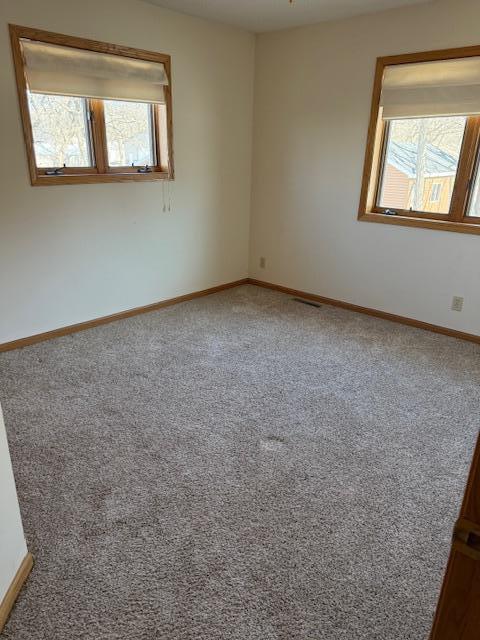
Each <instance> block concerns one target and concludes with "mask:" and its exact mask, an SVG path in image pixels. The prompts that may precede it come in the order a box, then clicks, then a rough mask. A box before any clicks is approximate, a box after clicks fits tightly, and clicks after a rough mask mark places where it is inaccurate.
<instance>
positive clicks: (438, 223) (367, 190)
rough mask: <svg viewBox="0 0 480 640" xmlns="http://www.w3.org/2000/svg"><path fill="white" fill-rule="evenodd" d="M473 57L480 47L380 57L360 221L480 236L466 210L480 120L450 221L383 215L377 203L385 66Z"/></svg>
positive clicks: (471, 133) (467, 146)
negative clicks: (470, 221)
mask: <svg viewBox="0 0 480 640" xmlns="http://www.w3.org/2000/svg"><path fill="white" fill-rule="evenodd" d="M473 56H480V46H474V47H460V48H456V49H443V50H438V51H425V52H418V53H408V54H401V55H396V56H385V57H381V58H377V62H376V67H375V76H374V83H373V95H372V103H371V109H370V121H369V126H368V134H367V145H366V150H365V159H364V167H363V176H362V186H361V191H360V203H359V209H358V220H361V221H364V222H379V223H383V224H394V225H395V224H397V225H401V226H408V227H423V228H428V229H440V230H442V231H458V232H460V233H473V234H478V233H479V231H478V230H477V229H476V228H475V224H474V223H469V221H468V218H467V217H466V216H465V214H466V210H465V207H466V204H467V202H468V192H469V187H470V184H471V182H470V181H471V177H472V173H473V170H474V165H475V159H476V156H477V153H478V148H479V127H480V120H479V118H478V117H469V118H468V121H467V126H466V132H465V137H464V142H463V146H462V154H461V158H460V163H459V167H458V172H457V177H456V181H455V187H454V193H453V195H452V202H451V207H450V212H449V214H447V216H448V219H447V220H444V219H443V218H442V214H434V213H432V214H430V213H429V212H412V213H411V214H410V215H408V214H409V213H410V212H408V213H407V212H400V214H399V213H398V211H397V215H382V214H381V211H382V208H381V207H379V206H378V204H377V194H378V189H379V185H380V177H381V176H380V174H381V166H380V165H381V159H382V155H383V153H384V147H385V131H386V129H388V127H387V126H386V125H385V122H384V121H383V119H382V108H381V106H380V97H381V92H382V81H383V74H384V71H385V67H387V66H392V65H397V64H409V63H418V62H432V61H436V60H450V59H455V58H467V57H473ZM460 227H465V228H460Z"/></svg>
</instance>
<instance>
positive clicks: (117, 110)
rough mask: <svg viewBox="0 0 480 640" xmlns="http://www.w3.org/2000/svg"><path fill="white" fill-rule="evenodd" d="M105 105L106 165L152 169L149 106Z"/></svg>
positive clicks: (143, 104)
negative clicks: (146, 166)
mask: <svg viewBox="0 0 480 640" xmlns="http://www.w3.org/2000/svg"><path fill="white" fill-rule="evenodd" d="M104 105H105V127H106V131H107V149H108V163H109V165H110V166H111V167H127V166H131V165H132V164H133V165H135V166H141V165H146V164H149V165H154V164H155V159H154V153H153V135H152V108H151V105H149V104H145V103H144V102H121V101H118V100H105V103H104Z"/></svg>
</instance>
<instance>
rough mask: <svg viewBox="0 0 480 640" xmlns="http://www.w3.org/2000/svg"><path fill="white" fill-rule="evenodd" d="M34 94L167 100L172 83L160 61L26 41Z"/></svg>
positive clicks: (27, 74)
mask: <svg viewBox="0 0 480 640" xmlns="http://www.w3.org/2000/svg"><path fill="white" fill-rule="evenodd" d="M22 50H23V55H24V60H25V73H26V78H27V84H28V88H29V90H30V91H32V92H33V93H49V94H55V95H64V96H65V95H66V96H81V97H87V98H101V99H106V100H108V99H111V100H130V101H134V102H158V103H164V102H165V96H164V86H165V85H168V78H167V74H166V72H165V67H164V65H163V64H162V63H159V62H149V61H148V60H138V59H136V58H128V57H124V56H119V55H112V54H108V53H96V52H95V51H85V50H83V49H74V48H73V47H63V46H59V45H53V44H48V43H45V42H34V41H32V40H22Z"/></svg>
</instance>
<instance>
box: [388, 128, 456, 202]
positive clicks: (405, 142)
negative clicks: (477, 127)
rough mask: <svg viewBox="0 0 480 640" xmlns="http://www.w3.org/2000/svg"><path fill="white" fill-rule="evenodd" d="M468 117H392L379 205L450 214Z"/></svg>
mask: <svg viewBox="0 0 480 640" xmlns="http://www.w3.org/2000/svg"><path fill="white" fill-rule="evenodd" d="M466 121H467V119H466V117H464V116H455V117H450V116H448V117H438V118H410V119H406V120H391V121H390V124H389V127H388V139H387V148H386V153H385V165H384V167H383V176H382V184H381V189H380V198H379V202H378V204H379V205H380V206H381V207H386V208H390V209H411V210H413V211H425V212H431V213H448V212H449V210H450V202H451V199H452V192H453V187H454V184H455V178H456V175H457V168H458V159H459V156H460V149H461V146H462V141H463V135H464V132H465V125H466Z"/></svg>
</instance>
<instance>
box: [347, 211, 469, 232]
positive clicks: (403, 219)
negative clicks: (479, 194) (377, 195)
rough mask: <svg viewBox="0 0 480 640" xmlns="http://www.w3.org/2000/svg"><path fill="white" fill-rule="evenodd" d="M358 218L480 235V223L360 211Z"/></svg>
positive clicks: (366, 220) (381, 222)
mask: <svg viewBox="0 0 480 640" xmlns="http://www.w3.org/2000/svg"><path fill="white" fill-rule="evenodd" d="M358 219H359V220H360V221H361V222H379V223H380V224H393V225H397V226H400V227H420V228H422V229H436V230H438V231H453V232H456V233H472V234H474V235H480V225H479V224H475V223H469V222H452V221H451V220H432V219H428V218H425V219H423V218H409V217H408V216H400V215H395V216H391V215H385V214H383V213H371V212H366V213H360V214H359V216H358Z"/></svg>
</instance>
